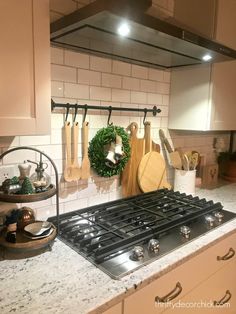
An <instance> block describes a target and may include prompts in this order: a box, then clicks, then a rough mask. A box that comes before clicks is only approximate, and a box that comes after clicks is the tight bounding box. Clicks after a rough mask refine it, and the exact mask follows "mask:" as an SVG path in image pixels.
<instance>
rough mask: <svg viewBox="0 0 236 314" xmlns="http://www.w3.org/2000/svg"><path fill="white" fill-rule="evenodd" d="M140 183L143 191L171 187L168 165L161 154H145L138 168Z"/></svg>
mask: <svg viewBox="0 0 236 314" xmlns="http://www.w3.org/2000/svg"><path fill="white" fill-rule="evenodd" d="M138 183H139V186H140V188H141V190H142V191H143V192H151V191H155V190H157V189H161V188H168V189H169V188H170V184H169V183H168V182H167V180H166V165H165V160H164V159H163V157H162V156H161V154H159V153H157V152H150V153H147V154H145V155H144V156H143V158H142V160H141V162H140V164H139V168H138Z"/></svg>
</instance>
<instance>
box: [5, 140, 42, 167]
mask: <svg viewBox="0 0 236 314" xmlns="http://www.w3.org/2000/svg"><path fill="white" fill-rule="evenodd" d="M35 145H36V143H35ZM4 151H5V149H4ZM35 157H36V152H34V151H32V150H17V151H15V152H14V153H11V154H8V155H6V156H5V157H4V158H3V164H4V165H6V164H21V163H23V162H24V161H25V160H27V159H30V160H33V161H34V160H35Z"/></svg>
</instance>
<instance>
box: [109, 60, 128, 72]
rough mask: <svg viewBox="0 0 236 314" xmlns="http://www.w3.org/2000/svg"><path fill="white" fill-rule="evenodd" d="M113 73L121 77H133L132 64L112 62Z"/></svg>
mask: <svg viewBox="0 0 236 314" xmlns="http://www.w3.org/2000/svg"><path fill="white" fill-rule="evenodd" d="M112 72H113V73H115V74H120V75H126V76H130V75H131V64H129V63H126V62H121V61H116V60H113V61H112Z"/></svg>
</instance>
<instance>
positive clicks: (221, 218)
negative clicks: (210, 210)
mask: <svg viewBox="0 0 236 314" xmlns="http://www.w3.org/2000/svg"><path fill="white" fill-rule="evenodd" d="M214 216H215V217H216V219H217V220H218V222H222V220H223V218H224V214H223V213H222V212H216V213H215V214H214Z"/></svg>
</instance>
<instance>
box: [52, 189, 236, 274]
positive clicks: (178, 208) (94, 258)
mask: <svg viewBox="0 0 236 314" xmlns="http://www.w3.org/2000/svg"><path fill="white" fill-rule="evenodd" d="M220 211H221V212H225V211H222V205H221V204H220V203H213V201H206V199H199V197H193V196H191V195H188V196H187V195H186V194H181V193H179V192H174V191H172V190H167V189H162V190H157V191H154V192H150V193H144V194H141V195H138V196H135V197H129V198H125V199H121V200H117V201H113V202H108V203H104V204H101V205H96V206H92V207H89V208H84V209H81V210H78V211H74V212H70V213H66V214H62V215H60V224H59V238H60V239H61V240H62V241H64V242H65V243H66V244H68V245H69V246H70V247H72V248H73V249H74V250H76V251H77V252H79V253H80V254H81V255H83V256H84V257H86V258H87V259H89V260H90V261H91V262H92V263H94V264H95V265H102V267H101V268H104V267H105V268H106V266H104V265H106V264H107V261H111V262H110V263H111V264H112V266H109V268H112V267H113V268H116V270H115V273H116V271H117V269H119V267H120V266H116V264H114V263H115V261H116V260H117V259H118V258H119V263H118V265H120V264H122V263H123V262H122V261H121V258H120V256H125V255H127V253H128V255H129V256H130V250H132V249H133V248H134V247H135V246H137V245H144V246H147V243H148V241H149V240H150V239H153V238H154V239H158V240H159V241H160V244H161V241H163V243H165V241H166V240H165V237H166V238H168V237H169V238H170V237H171V233H172V232H173V231H172V230H175V232H176V228H177V227H178V228H179V226H183V225H191V228H192V226H194V224H195V222H196V224H197V222H198V224H199V220H201V224H204V220H202V219H203V218H201V217H205V216H206V215H208V214H212V213H213V214H214V213H216V212H220ZM230 214H231V215H230ZM230 214H229V216H230V217H229V219H232V218H233V217H234V216H235V214H232V213H230ZM231 216H232V217H231ZM229 219H228V220H229ZM49 221H51V222H53V223H56V217H52V218H50V219H49ZM219 224H221V222H220V223H216V225H219ZM200 229H201V228H200ZM206 229H209V228H206ZM207 231H208V230H206V231H202V232H201V233H205V232H207ZM166 235H168V236H166ZM162 238H163V239H164V240H162ZM171 242H174V241H171ZM182 244H183V241H182V240H180V244H178V245H176V246H179V245H182ZM172 246H173V245H172ZM172 246H170V249H169V250H172V249H174V248H175V247H172ZM166 251H167V250H165V249H164V246H163V248H162V247H161V246H160V253H166ZM148 255H149V257H148V259H150V260H153V258H154V256H153V255H152V254H148ZM114 257H118V258H117V259H114ZM158 257H160V254H159V255H158V256H156V255H155V259H156V258H158ZM126 260H127V256H126ZM130 263H131V260H130V259H129V264H130ZM133 263H136V262H135V261H133ZM145 263H146V259H145ZM113 264H114V265H113ZM137 267H140V266H139V265H137V263H136V266H135V267H134V268H137ZM121 268H122V267H121ZM103 270H104V269H103ZM132 270H133V269H132ZM104 271H106V272H108V273H109V274H110V275H111V276H113V277H115V278H117V275H116V274H111V273H110V270H106V269H105V270H104ZM128 271H129V270H128ZM117 272H119V271H117ZM125 273H127V270H126V271H125ZM119 276H120V275H119Z"/></svg>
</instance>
